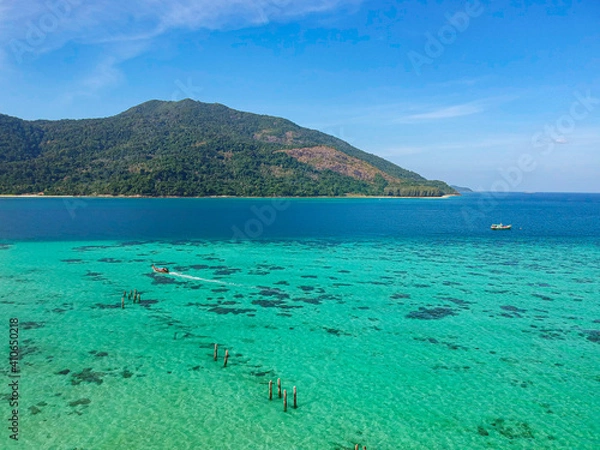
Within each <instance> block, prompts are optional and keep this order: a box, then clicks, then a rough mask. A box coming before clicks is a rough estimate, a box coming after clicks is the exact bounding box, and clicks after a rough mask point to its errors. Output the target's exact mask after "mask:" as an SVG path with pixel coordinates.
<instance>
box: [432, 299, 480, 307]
mask: <svg viewBox="0 0 600 450" xmlns="http://www.w3.org/2000/svg"><path fill="white" fill-rule="evenodd" d="M440 300H443V301H445V302H450V303H454V304H455V305H458V306H459V307H460V308H461V309H469V305H472V304H473V302H468V301H466V300H461V299H460V298H454V297H440Z"/></svg>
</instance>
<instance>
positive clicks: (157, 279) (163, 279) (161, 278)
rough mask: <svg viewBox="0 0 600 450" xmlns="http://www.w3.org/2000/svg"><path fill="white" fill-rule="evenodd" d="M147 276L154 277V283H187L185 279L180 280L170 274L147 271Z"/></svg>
mask: <svg viewBox="0 0 600 450" xmlns="http://www.w3.org/2000/svg"><path fill="white" fill-rule="evenodd" d="M144 275H146V276H147V277H150V278H152V284H186V282H185V281H179V280H176V279H174V278H172V277H169V276H168V275H163V274H158V273H155V272H153V273H146V274H144Z"/></svg>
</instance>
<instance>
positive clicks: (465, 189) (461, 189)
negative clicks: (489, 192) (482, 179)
mask: <svg viewBox="0 0 600 450" xmlns="http://www.w3.org/2000/svg"><path fill="white" fill-rule="evenodd" d="M450 187H451V188H452V189H454V190H455V191H456V192H458V193H460V194H468V193H469V192H474V191H473V189H471V188H468V187H464V186H455V185H453V184H451V185H450Z"/></svg>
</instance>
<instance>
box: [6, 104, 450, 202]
mask: <svg viewBox="0 0 600 450" xmlns="http://www.w3.org/2000/svg"><path fill="white" fill-rule="evenodd" d="M0 162H1V163H2V165H1V169H0V195H34V196H38V195H39V194H43V195H46V196H116V197H121V196H122V197H222V196H224V197H345V196H352V197H355V196H358V197H361V196H367V197H377V196H383V197H443V196H447V195H458V191H457V189H455V188H453V187H450V186H449V185H448V184H446V183H444V182H443V181H432V180H427V179H425V178H423V177H422V176H420V175H419V174H417V173H415V172H411V171H409V170H406V169H403V168H401V167H399V166H397V165H395V164H393V163H391V162H389V161H387V160H385V159H383V158H380V157H378V156H376V155H373V154H370V153H366V152H364V151H362V150H359V149H357V148H355V147H353V146H351V145H350V144H348V143H347V142H344V141H342V140H341V139H338V138H335V137H333V136H330V135H327V134H325V133H321V132H319V131H316V130H310V129H308V128H303V127H300V126H299V125H296V124H295V123H293V122H290V121H289V120H286V119H282V118H278V117H272V116H265V115H258V114H252V113H247V112H242V111H237V110H234V109H230V108H228V107H226V106H224V105H220V104H208V103H202V102H197V101H193V100H189V99H187V100H182V101H179V102H166V101H158V100H152V101H149V102H146V103H143V104H141V105H138V106H135V107H133V108H131V109H129V110H127V111H125V112H123V113H121V114H118V115H116V116H112V117H107V118H102V119H83V120H57V121H49V120H36V121H25V120H22V119H19V118H16V117H11V116H6V115H1V114H0Z"/></svg>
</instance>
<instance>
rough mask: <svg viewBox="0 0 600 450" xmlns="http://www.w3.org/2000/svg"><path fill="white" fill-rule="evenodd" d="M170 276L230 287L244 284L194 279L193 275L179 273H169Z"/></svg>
mask: <svg viewBox="0 0 600 450" xmlns="http://www.w3.org/2000/svg"><path fill="white" fill-rule="evenodd" d="M169 275H173V276H176V277H179V278H186V279H188V280H195V281H204V282H205V283H215V284H225V285H228V286H243V285H242V284H238V283H229V282H227V281H220V280H210V279H208V278H201V277H194V276H192V275H186V274H183V273H179V272H169Z"/></svg>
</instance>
